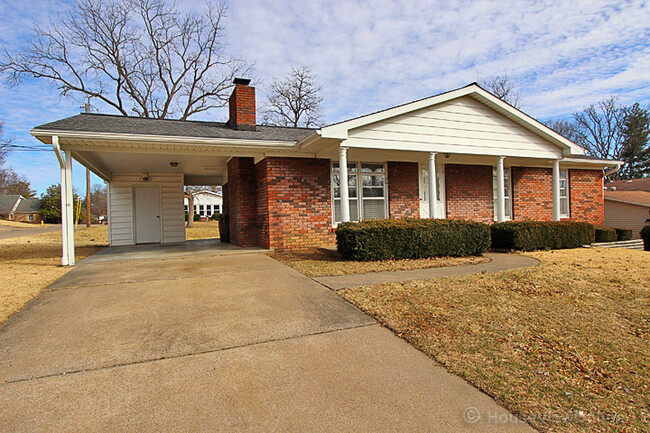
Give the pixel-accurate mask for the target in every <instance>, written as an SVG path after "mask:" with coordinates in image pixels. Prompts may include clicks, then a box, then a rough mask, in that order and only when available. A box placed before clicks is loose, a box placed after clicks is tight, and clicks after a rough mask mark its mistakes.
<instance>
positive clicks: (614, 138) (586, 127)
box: [573, 96, 626, 159]
mask: <svg viewBox="0 0 650 433" xmlns="http://www.w3.org/2000/svg"><path fill="white" fill-rule="evenodd" d="M625 113H626V109H625V107H622V106H620V105H619V103H618V97H615V96H611V97H609V98H607V99H604V100H602V101H600V102H598V103H596V104H592V105H590V106H588V107H585V108H584V109H583V110H582V111H579V112H577V113H575V114H574V115H573V119H574V122H575V124H576V129H577V141H576V143H577V144H579V145H581V146H582V147H584V148H585V151H586V152H587V153H588V154H589V155H592V156H597V157H599V158H604V159H620V158H621V151H622V150H623V139H624V135H623V123H624V121H625Z"/></svg>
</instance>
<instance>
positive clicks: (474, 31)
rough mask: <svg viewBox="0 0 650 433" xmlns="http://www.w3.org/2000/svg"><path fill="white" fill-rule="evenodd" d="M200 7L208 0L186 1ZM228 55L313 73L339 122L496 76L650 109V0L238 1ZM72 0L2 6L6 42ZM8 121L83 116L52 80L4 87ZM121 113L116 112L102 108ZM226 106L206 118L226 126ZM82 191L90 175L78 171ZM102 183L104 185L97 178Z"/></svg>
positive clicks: (579, 102)
mask: <svg viewBox="0 0 650 433" xmlns="http://www.w3.org/2000/svg"><path fill="white" fill-rule="evenodd" d="M179 3H180V5H181V7H184V8H193V9H198V8H200V7H201V5H202V4H203V1H202V0H192V1H182V2H179ZM227 3H228V7H229V17H228V21H227V26H228V35H227V39H228V43H229V51H230V52H231V53H233V54H235V55H237V56H238V57H241V58H245V59H247V60H249V61H251V62H254V63H255V76H256V77H257V83H256V85H257V87H258V105H259V104H260V102H261V100H262V99H263V97H264V85H265V84H268V83H269V82H270V81H271V78H272V77H273V76H283V75H284V74H286V73H287V71H288V70H289V68H290V66H291V65H305V66H309V67H311V68H312V70H313V72H314V73H315V74H316V76H317V77H318V80H319V82H320V83H321V84H322V86H323V98H324V104H323V109H324V110H323V111H324V114H325V120H326V122H335V121H339V120H343V119H346V118H350V117H353V116H357V115H361V114H364V113H368V112H371V111H375V110H379V109H382V108H386V107H388V106H392V105H396V104H400V103H404V102H408V101H411V100H414V99H418V98H422V97H425V96H429V95H432V94H436V93H439V92H441V91H445V90H449V89H452V88H456V87H461V86H464V85H466V84H468V83H470V82H473V81H477V80H480V79H482V78H488V77H490V76H494V75H503V74H507V75H509V76H510V77H511V78H512V79H513V80H514V81H515V82H516V83H518V85H519V86H520V92H521V93H522V95H523V101H522V102H523V107H522V108H523V110H524V111H525V112H527V113H528V114H530V115H531V116H533V117H536V118H538V119H548V118H551V117H566V116H568V115H570V114H571V113H572V112H574V111H576V110H579V109H581V108H582V107H584V106H586V105H588V104H591V103H593V102H596V101H598V100H600V99H603V98H605V97H608V96H610V95H619V96H620V98H621V102H622V103H632V102H635V101H639V102H641V103H643V104H648V103H650V5H649V4H648V3H647V2H644V1H605V0H602V1H601V0H572V1H551V0H547V1H539V0H533V1H506V0H497V1H472V2H470V1H459V2H456V1H408V0H407V1H387V0H379V1H356V2H353V1H344V0H339V1H336V2H332V1H309V2H297V1H295V0H273V1H260V0H239V1H229V2H227ZM70 4H71V2H68V1H62V0H59V1H57V0H29V1H23V2H16V1H12V0H10V1H7V0H1V1H0V43H1V44H3V45H4V46H6V47H8V48H10V49H11V48H14V47H16V46H19V45H20V44H24V43H26V42H27V41H28V37H29V34H30V30H31V28H32V26H33V23H34V22H38V23H45V22H47V20H48V17H50V16H56V14H57V13H59V12H64V11H66V10H67V9H68V8H69V7H70ZM0 100H1V101H2V104H0V119H2V120H4V122H5V131H6V135H8V136H9V137H11V138H13V140H14V142H15V143H16V144H34V143H35V142H36V141H35V139H34V138H33V137H31V136H30V135H29V129H30V128H32V127H34V126H37V125H39V124H42V123H46V122H49V121H52V120H55V119H58V118H62V117H66V116H70V115H74V114H76V113H78V112H80V111H81V109H80V105H81V102H80V101H78V100H73V99H69V98H63V97H60V96H59V95H58V92H57V91H56V89H54V88H52V87H51V86H50V85H48V83H46V82H40V81H33V80H32V81H26V82H25V83H24V84H22V85H21V86H20V87H18V88H14V89H10V88H8V87H7V86H6V85H4V84H0ZM98 108H99V110H100V111H102V112H111V111H110V109H109V108H107V107H101V106H100V107H98ZM226 117H227V115H226V112H225V110H219V111H215V112H213V113H211V114H210V115H207V116H203V117H196V119H215V120H225V118H226ZM8 163H9V165H11V166H12V167H13V168H14V169H15V170H17V171H18V172H20V173H22V174H24V175H26V176H27V178H28V179H29V180H30V181H31V183H32V185H33V187H34V188H35V189H37V190H38V192H39V193H41V192H43V191H44V190H45V188H46V187H47V186H48V185H50V184H52V183H57V182H58V181H59V170H58V165H57V162H56V159H55V157H54V154H53V153H52V152H38V153H27V152H21V153H13V154H11V155H10V156H9V158H8ZM74 168H75V169H76V170H75V171H74V183H75V188H77V189H79V190H80V191H83V185H84V176H85V173H84V171H83V170H81V169H80V166H75V167H74ZM98 182H100V181H99V179H98V178H94V179H93V183H98Z"/></svg>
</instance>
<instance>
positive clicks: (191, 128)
mask: <svg viewBox="0 0 650 433" xmlns="http://www.w3.org/2000/svg"><path fill="white" fill-rule="evenodd" d="M39 129H40V130H50V131H75V132H105V133H114V134H143V135H163V136H178V137H200V138H232V139H241V140H271V141H296V142H297V141H299V140H301V139H303V138H305V137H307V136H308V135H310V134H311V133H312V132H313V131H314V129H308V128H290V127H282V126H263V125H258V126H257V130H256V131H242V130H235V129H232V128H230V127H229V126H228V125H227V124H226V123H221V122H209V121H197V120H169V119H150V118H142V117H126V116H116V115H111V114H95V113H81V114H78V115H76V116H72V117H67V118H65V119H61V120H57V121H54V122H51V123H46V124H44V125H40V126H37V127H36V128H34V130H39Z"/></svg>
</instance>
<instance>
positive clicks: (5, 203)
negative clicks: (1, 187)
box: [0, 195, 20, 213]
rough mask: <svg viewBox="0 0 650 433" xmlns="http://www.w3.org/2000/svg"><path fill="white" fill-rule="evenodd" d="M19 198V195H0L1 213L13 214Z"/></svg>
mask: <svg viewBox="0 0 650 433" xmlns="http://www.w3.org/2000/svg"><path fill="white" fill-rule="evenodd" d="M19 198H20V196H19V195H0V212H2V213H9V212H11V211H12V210H13V208H14V206H15V205H16V201H17V200H18V199H19Z"/></svg>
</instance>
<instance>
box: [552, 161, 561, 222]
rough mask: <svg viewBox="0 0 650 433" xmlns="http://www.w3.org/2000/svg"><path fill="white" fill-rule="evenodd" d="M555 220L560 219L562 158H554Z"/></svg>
mask: <svg viewBox="0 0 650 433" xmlns="http://www.w3.org/2000/svg"><path fill="white" fill-rule="evenodd" d="M553 221H560V160H559V159H554V160H553Z"/></svg>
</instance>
